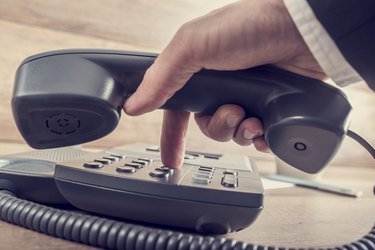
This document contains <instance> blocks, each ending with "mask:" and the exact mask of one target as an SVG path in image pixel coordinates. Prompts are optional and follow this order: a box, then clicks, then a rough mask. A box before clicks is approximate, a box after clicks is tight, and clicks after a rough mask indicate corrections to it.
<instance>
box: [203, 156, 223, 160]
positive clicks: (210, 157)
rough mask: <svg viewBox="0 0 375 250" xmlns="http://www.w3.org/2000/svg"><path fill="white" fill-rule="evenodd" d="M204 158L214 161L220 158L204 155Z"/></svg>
mask: <svg viewBox="0 0 375 250" xmlns="http://www.w3.org/2000/svg"><path fill="white" fill-rule="evenodd" d="M204 158H207V159H214V160H219V159H220V157H219V156H217V155H204Z"/></svg>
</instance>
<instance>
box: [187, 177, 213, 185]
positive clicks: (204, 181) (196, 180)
mask: <svg viewBox="0 0 375 250" xmlns="http://www.w3.org/2000/svg"><path fill="white" fill-rule="evenodd" d="M191 180H192V182H193V183H197V184H204V185H207V184H208V183H210V179H208V178H202V177H197V176H192V178H191Z"/></svg>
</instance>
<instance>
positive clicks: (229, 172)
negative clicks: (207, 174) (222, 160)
mask: <svg viewBox="0 0 375 250" xmlns="http://www.w3.org/2000/svg"><path fill="white" fill-rule="evenodd" d="M223 174H232V175H238V172H237V171H236V170H233V169H229V168H227V169H225V170H224V172H223Z"/></svg>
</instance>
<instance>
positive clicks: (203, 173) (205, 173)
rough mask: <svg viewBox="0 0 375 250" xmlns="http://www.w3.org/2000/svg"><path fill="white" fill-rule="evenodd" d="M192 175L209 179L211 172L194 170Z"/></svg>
mask: <svg viewBox="0 0 375 250" xmlns="http://www.w3.org/2000/svg"><path fill="white" fill-rule="evenodd" d="M194 176H195V177H200V178H208V179H211V178H212V173H209V172H202V171H198V172H195V173H194Z"/></svg>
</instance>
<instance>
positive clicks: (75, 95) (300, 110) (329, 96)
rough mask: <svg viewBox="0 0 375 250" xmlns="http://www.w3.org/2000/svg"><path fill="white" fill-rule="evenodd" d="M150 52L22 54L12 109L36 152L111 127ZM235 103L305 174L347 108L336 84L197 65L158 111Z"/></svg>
mask: <svg viewBox="0 0 375 250" xmlns="http://www.w3.org/2000/svg"><path fill="white" fill-rule="evenodd" d="M155 58H156V55H154V54H148V53H139V52H121V51H109V50H62V51H54V52H47V53H42V54H39V55H35V56H32V57H29V58H27V59H26V60H25V61H24V62H22V64H21V66H20V67H19V69H18V71H17V76H16V84H15V89H14V95H13V100H12V105H13V114H14V117H15V120H16V123H17V126H18V129H19V130H20V132H21V134H22V136H23V137H24V138H25V140H26V141H27V143H28V144H29V145H30V146H32V147H34V148H37V149H43V148H53V147H61V146H68V145H74V144H80V143H83V142H88V141H91V140H95V139H98V138H101V137H103V136H105V135H107V134H108V133H110V132H111V131H113V129H115V127H116V126H117V124H118V121H119V119H120V114H121V109H122V105H123V102H124V100H125V99H126V98H127V97H128V96H129V95H131V94H132V93H133V92H134V91H135V90H136V89H137V87H138V85H139V84H140V82H141V81H142V78H143V76H144V73H145V71H146V69H147V68H148V67H149V66H150V65H151V64H152V63H153V61H154V60H155ZM223 104H238V105H240V106H242V107H243V108H244V109H245V110H246V115H247V117H258V118H260V119H261V120H262V122H263V127H264V133H265V140H266V142H267V144H268V145H269V147H270V149H271V151H272V152H273V153H274V154H275V155H277V156H278V157H279V158H280V159H282V160H283V161H285V162H287V163H288V164H290V165H292V166H294V167H296V168H298V169H300V170H302V171H305V172H308V173H316V172H319V171H320V170H321V169H322V168H323V167H324V166H325V165H326V164H327V163H328V162H329V160H330V159H331V158H332V157H333V156H334V155H335V153H336V151H337V149H338V148H339V146H340V144H341V142H342V139H343V137H344V135H345V133H346V131H347V128H348V124H349V117H350V113H351V105H350V103H349V102H348V100H347V98H346V97H345V95H344V94H343V93H342V92H341V91H339V90H338V89H336V88H334V87H331V86H329V85H327V84H325V83H322V82H321V81H318V80H315V79H311V78H307V77H303V76H300V75H297V74H294V73H290V72H287V71H284V70H281V69H278V68H275V67H272V66H260V67H255V68H251V69H246V70H239V71H213V70H201V71H200V72H198V73H196V74H195V75H194V76H193V77H192V78H191V79H190V80H189V81H188V83H187V84H186V85H185V86H184V87H183V88H182V89H181V90H179V91H178V92H177V93H176V94H175V95H174V96H173V97H172V98H170V99H169V100H168V102H167V103H166V104H165V105H163V106H162V107H161V108H163V109H177V110H186V111H190V112H203V113H206V114H212V113H214V112H215V110H216V109H217V108H219V107H220V106H221V105H223Z"/></svg>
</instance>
